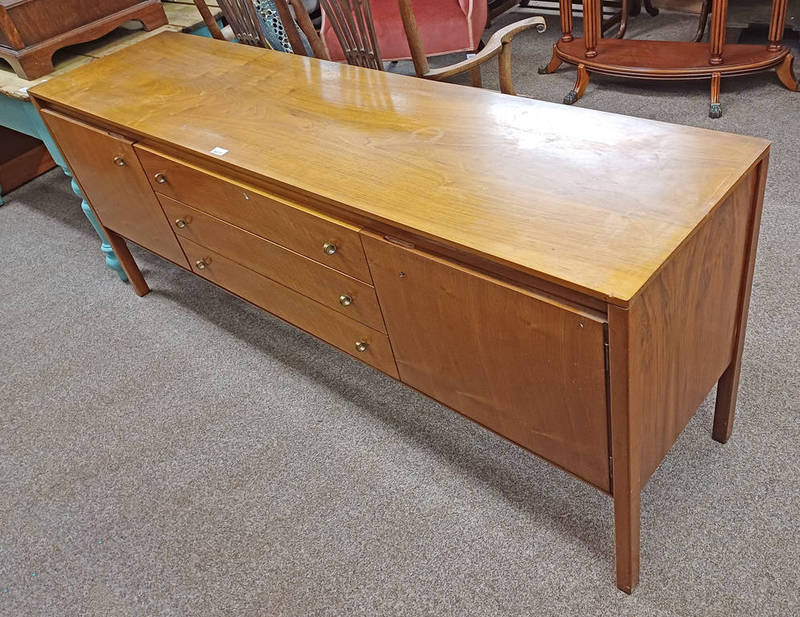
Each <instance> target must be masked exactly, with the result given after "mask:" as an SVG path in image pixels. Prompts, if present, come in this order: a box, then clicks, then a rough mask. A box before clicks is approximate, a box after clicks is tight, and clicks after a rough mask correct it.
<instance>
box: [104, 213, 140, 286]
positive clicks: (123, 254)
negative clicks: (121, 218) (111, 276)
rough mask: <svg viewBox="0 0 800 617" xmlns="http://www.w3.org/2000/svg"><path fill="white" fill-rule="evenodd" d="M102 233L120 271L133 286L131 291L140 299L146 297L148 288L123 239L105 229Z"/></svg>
mask: <svg viewBox="0 0 800 617" xmlns="http://www.w3.org/2000/svg"><path fill="white" fill-rule="evenodd" d="M103 231H104V232H105V235H106V238H108V243H109V244H110V245H111V248H113V249H114V253H116V255H117V258H118V259H119V263H120V264H121V265H122V269H123V270H124V271H125V274H127V275H128V280H129V281H130V282H131V285H133V291H135V292H136V295H137V296H140V297H141V296H145V295H147V294H148V293H149V292H150V287H149V286H148V285H147V282H146V281H145V280H144V276H142V271H141V270H139V266H137V265H136V261H134V259H133V255H131V252H130V250H128V245H127V244H126V243H125V238H123V237H122V236H120V235H119V234H118V233H116V232H114V231H111V230H110V229H107V228H105V227H104V228H103Z"/></svg>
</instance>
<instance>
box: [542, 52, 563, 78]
mask: <svg viewBox="0 0 800 617" xmlns="http://www.w3.org/2000/svg"><path fill="white" fill-rule="evenodd" d="M562 62H563V60H561V58H559V57H558V54H557V53H556V48H555V47H553V57H552V58H550V62H548V63H547V64H544V65H542V66H540V67H539V75H547V74H548V73H552V72H554V71H555V70H556V69H557V68H558V67H560V66H561V63H562Z"/></svg>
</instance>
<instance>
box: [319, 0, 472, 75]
mask: <svg viewBox="0 0 800 617" xmlns="http://www.w3.org/2000/svg"><path fill="white" fill-rule="evenodd" d="M475 4H476V5H477V6H476V7H474V8H473V11H474V13H478V12H480V13H481V15H477V14H473V15H471V16H469V19H468V16H467V15H465V14H464V12H463V11H462V10H461V7H460V6H459V2H458V0H423V1H417V2H415V3H414V16H415V17H416V21H417V29H418V30H419V34H420V38H421V39H422V45H423V47H424V49H425V54H426V55H427V56H436V55H441V54H447V53H453V52H459V51H474V50H475V48H476V47H477V46H478V44H479V43H480V35H481V33H482V32H483V29H484V26H485V24H486V4H485V3H482V2H480V0H479V1H478V2H476V3H475ZM370 7H371V9H372V18H373V22H374V23H375V34H376V36H377V37H378V46H379V48H380V53H381V57H382V58H383V60H407V59H409V58H411V50H410V49H409V47H408V40H407V39H406V34H405V30H403V20H402V18H401V17H400V8H399V7H398V4H397V0H372V1H371V2H370ZM322 37H323V40H324V41H325V45H326V46H327V47H328V51H329V53H330V56H331V60H336V61H341V60H344V59H345V57H344V53H343V52H342V48H341V46H340V45H339V41H338V39H337V38H336V34H335V33H334V31H333V29H332V28H331V25H330V21H328V20H327V19H326V18H325V16H324V15H323V18H322Z"/></svg>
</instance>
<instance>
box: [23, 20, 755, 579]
mask: <svg viewBox="0 0 800 617" xmlns="http://www.w3.org/2000/svg"><path fill="white" fill-rule="evenodd" d="M30 93H31V96H32V97H33V99H34V101H35V103H36V104H37V106H38V107H39V109H40V112H41V114H42V116H43V118H44V121H45V123H46V124H47V126H48V128H49V130H50V131H51V132H52V134H53V136H54V138H55V140H56V142H57V143H58V145H59V147H60V148H61V150H62V152H63V154H64V156H65V158H66V160H67V162H68V163H69V165H70V167H71V168H72V171H73V172H74V174H75V177H76V179H77V181H78V183H79V184H80V187H81V189H82V190H83V193H84V194H85V196H86V198H87V199H88V200H89V202H90V204H91V207H92V208H93V210H94V212H95V214H96V216H97V219H98V220H99V221H100V223H101V225H102V226H103V228H104V229H105V231H106V233H107V235H108V238H109V241H110V242H111V243H112V245H113V248H114V250H115V251H116V253H117V255H118V256H119V258H120V261H121V263H122V264H123V266H124V268H125V270H126V272H127V274H128V277H129V279H130V281H131V283H132V284H133V287H134V290H135V291H136V293H138V294H139V295H144V294H146V293H147V292H148V286H147V283H146V282H145V280H144V279H143V277H142V275H141V273H140V272H139V270H138V268H137V267H136V264H135V262H134V260H133V258H132V257H131V254H130V252H129V250H128V248H127V246H126V240H128V241H132V242H135V243H137V244H139V245H141V246H143V247H145V248H147V249H149V250H151V251H153V252H155V253H157V254H158V255H161V256H162V257H164V258H165V259H168V260H169V261H171V262H173V263H175V264H177V265H178V266H180V267H182V268H185V269H186V270H190V271H192V272H194V273H196V274H197V275H199V276H202V277H204V278H206V279H207V280H209V281H211V282H213V283H215V284H216V285H219V286H220V287H222V288H224V289H226V290H228V291H229V292H231V293H233V294H235V295H237V296H239V297H241V298H244V299H245V300H248V301H249V302H251V303H253V304H255V305H256V306H259V307H261V308H263V309H264V310H266V311H269V312H270V313H273V314H274V315H277V316H278V317H280V318H282V319H284V320H286V321H288V322H290V323H292V324H294V325H295V326H297V327H298V328H302V329H303V330H305V331H307V332H309V333H311V334H312V335H314V336H316V337H319V338H320V339H322V340H324V341H327V342H328V343H330V344H331V345H334V346H336V347H338V348H339V349H341V350H342V351H344V352H345V353H347V354H350V355H351V356H353V357H355V358H357V359H358V360H361V361H363V362H366V363H367V364H369V365H371V366H373V367H374V368H376V369H378V370H379V371H383V372H384V373H386V374H387V375H390V376H391V377H393V378H395V379H399V380H401V381H402V382H403V383H405V384H407V385H409V386H411V387H413V388H415V389H417V390H419V391H420V392H422V393H424V394H427V395H428V396H430V397H432V398H434V399H436V400H437V401H440V402H441V403H443V404H444V405H447V406H448V407H450V408H452V409H454V410H456V411H458V412H459V413H461V414H463V415H464V416H466V417H467V418H470V419H472V420H474V421H475V422H478V423H480V424H482V425H483V426H485V427H487V428H489V429H491V430H493V431H495V432H496V433H498V434H500V435H501V436H503V437H505V438H507V439H509V440H511V441H513V442H515V443H517V444H518V445H520V446H522V447H523V448H525V449H527V450H529V451H531V452H533V453H535V454H537V455H539V456H541V457H543V458H544V459H546V460H548V461H550V462H551V463H553V464H554V465H557V466H558V467H560V468H562V469H564V470H566V471H567V472H569V473H571V474H573V475H574V476H577V477H578V478H581V479H582V480H585V481H586V482H588V483H590V484H591V485H593V486H595V487H596V488H598V489H599V490H601V491H603V492H605V493H607V494H609V495H611V496H612V497H613V499H614V511H615V524H616V556H617V585H618V586H619V588H620V589H622V590H624V591H627V592H630V591H631V590H632V589H633V588H634V586H635V585H636V584H637V581H638V576H639V519H640V506H639V504H640V493H641V491H642V488H643V487H644V485H645V484H646V483H647V481H648V479H649V478H650V476H651V474H652V473H653V471H654V470H655V469H656V467H657V466H658V465H659V463H660V461H661V460H662V458H663V457H664V455H665V454H666V453H667V451H668V450H669V449H670V448H671V446H672V444H673V443H674V442H675V440H676V439H677V437H678V436H679V435H680V433H681V431H682V430H683V428H684V427H685V426H686V424H687V422H688V421H689V419H690V418H691V417H692V416H693V415H694V413H695V411H696V410H697V408H698V406H699V405H700V404H701V403H702V401H703V400H704V398H705V397H706V396H707V395H708V394H709V392H710V391H711V390H712V389H713V388H714V386H715V385H717V402H716V412H715V416H714V426H713V437H714V439H716V440H717V441H720V442H725V441H726V440H727V439H728V437H729V436H730V434H731V428H732V423H733V415H734V407H735V402H736V392H737V386H738V380H739V367H740V361H741V356H742V347H743V344H744V339H745V336H744V333H745V325H746V322H747V312H748V304H749V297H750V287H751V282H752V276H753V263H754V258H755V252H756V243H757V238H758V230H759V222H760V216H761V208H762V200H763V194H764V183H765V179H766V174H767V157H768V151H769V144H768V142H766V141H764V140H761V139H755V138H750V137H741V136H737V135H731V134H726V133H718V132H713V131H707V130H702V129H696V128H690V127H684V126H674V125H669V124H663V123H659V122H652V121H647V120H639V119H634V118H628V117H624V116H618V115H613V114H606V113H600V112H595V111H589V110H580V109H572V108H568V107H563V106H560V105H553V104H549V103H542V102H538V101H533V100H528V99H523V98H518V97H511V96H505V95H501V94H498V93H495V92H490V91H485V90H479V89H473V88H465V87H462V86H456V85H450V84H442V83H433V82H429V81H425V80H420V79H415V78H411V77H404V76H400V75H393V74H390V73H384V72H379V71H373V70H368V69H362V68H358V67H352V66H346V65H339V64H334V63H330V62H322V61H318V60H315V59H309V58H305V57H300V56H292V55H288V54H281V53H275V52H269V51H265V50H261V49H256V48H252V47H247V46H244V45H233V44H229V43H225V42H221V41H214V40H210V39H203V38H200V37H191V36H186V35H181V34H173V33H166V34H161V35H157V36H155V37H153V38H151V39H149V40H147V41H144V42H142V43H139V44H137V45H134V46H132V47H129V48H127V49H125V50H123V51H120V52H119V53H116V54H114V55H112V56H109V57H107V58H104V59H101V60H98V61H96V62H93V63H92V64H90V65H88V66H85V67H82V68H79V69H77V70H74V71H71V72H69V73H68V74H66V75H64V76H61V77H58V78H55V79H52V80H51V81H49V82H47V83H44V84H41V85H39V86H37V87H36V88H34V89H32V90H31V92H30ZM666 506H667V504H665V507H666Z"/></svg>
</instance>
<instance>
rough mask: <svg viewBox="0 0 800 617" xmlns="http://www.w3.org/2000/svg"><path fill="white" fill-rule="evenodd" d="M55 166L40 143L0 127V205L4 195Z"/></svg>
mask: <svg viewBox="0 0 800 617" xmlns="http://www.w3.org/2000/svg"><path fill="white" fill-rule="evenodd" d="M55 166H56V164H55V162H53V157H51V156H50V154H48V152H47V148H46V147H45V146H44V144H43V143H42V142H41V141H39V140H38V139H35V138H33V137H31V136H29V135H25V134H24V133H19V132H17V131H12V130H11V129H7V128H5V127H2V126H0V205H2V204H3V195H4V194H5V193H8V192H9V191H13V190H14V189H15V188H17V187H18V186H22V185H23V184H25V183H26V182H28V181H29V180H33V179H34V178H35V177H36V176H38V175H40V174H43V173H44V172H46V171H48V170H49V169H52V168H53V167H55Z"/></svg>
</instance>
